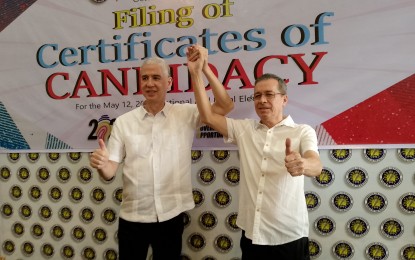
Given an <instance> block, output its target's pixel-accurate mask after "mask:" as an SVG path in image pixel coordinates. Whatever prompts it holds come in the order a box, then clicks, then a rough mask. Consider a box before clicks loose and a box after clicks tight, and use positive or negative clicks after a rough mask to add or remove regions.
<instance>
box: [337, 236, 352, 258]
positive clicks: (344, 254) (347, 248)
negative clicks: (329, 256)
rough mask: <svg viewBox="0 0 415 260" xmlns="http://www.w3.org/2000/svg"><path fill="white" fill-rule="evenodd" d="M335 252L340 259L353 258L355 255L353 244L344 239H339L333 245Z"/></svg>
mask: <svg viewBox="0 0 415 260" xmlns="http://www.w3.org/2000/svg"><path fill="white" fill-rule="evenodd" d="M333 254H334V255H335V256H336V258H337V259H340V260H349V259H352V258H353V255H354V248H353V245H352V244H350V243H349V242H347V241H344V240H342V241H339V242H337V243H335V244H334V245H333Z"/></svg>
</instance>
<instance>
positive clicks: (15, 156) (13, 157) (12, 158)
mask: <svg viewBox="0 0 415 260" xmlns="http://www.w3.org/2000/svg"><path fill="white" fill-rule="evenodd" d="M7 158H9V160H10V162H12V163H15V162H17V161H18V160H19V159H20V154H19V153H9V154H8V156H7Z"/></svg>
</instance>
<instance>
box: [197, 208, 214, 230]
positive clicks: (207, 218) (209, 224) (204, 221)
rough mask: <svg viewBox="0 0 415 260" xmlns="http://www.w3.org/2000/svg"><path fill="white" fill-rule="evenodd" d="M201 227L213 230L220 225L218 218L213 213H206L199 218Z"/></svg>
mask: <svg viewBox="0 0 415 260" xmlns="http://www.w3.org/2000/svg"><path fill="white" fill-rule="evenodd" d="M199 223H200V226H201V227H202V228H203V229H205V230H211V229H214V228H215V227H216V225H217V224H218V218H217V217H216V215H215V213H213V212H212V211H205V212H202V214H200V217H199Z"/></svg>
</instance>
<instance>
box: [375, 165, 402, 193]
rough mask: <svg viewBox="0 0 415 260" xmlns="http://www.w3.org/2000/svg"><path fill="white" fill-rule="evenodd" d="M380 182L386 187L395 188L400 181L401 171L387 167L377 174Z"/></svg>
mask: <svg viewBox="0 0 415 260" xmlns="http://www.w3.org/2000/svg"><path fill="white" fill-rule="evenodd" d="M379 179H380V182H381V183H382V184H383V185H385V186H386V187H388V188H395V187H397V186H398V185H399V184H401V182H402V173H401V171H400V170H398V169H397V168H395V167H387V168H385V169H383V170H382V171H381V172H380V174H379Z"/></svg>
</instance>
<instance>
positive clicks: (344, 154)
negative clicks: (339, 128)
mask: <svg viewBox="0 0 415 260" xmlns="http://www.w3.org/2000/svg"><path fill="white" fill-rule="evenodd" d="M330 157H331V158H332V159H333V160H334V161H336V162H339V163H343V162H346V161H347V160H349V159H350V158H351V157H352V150H350V149H333V150H331V151H330Z"/></svg>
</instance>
